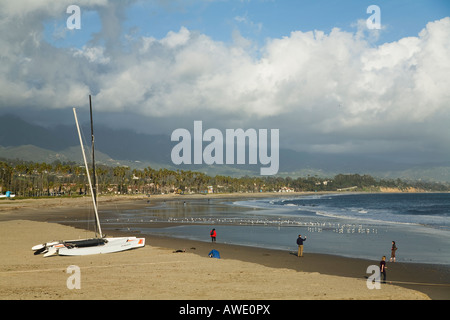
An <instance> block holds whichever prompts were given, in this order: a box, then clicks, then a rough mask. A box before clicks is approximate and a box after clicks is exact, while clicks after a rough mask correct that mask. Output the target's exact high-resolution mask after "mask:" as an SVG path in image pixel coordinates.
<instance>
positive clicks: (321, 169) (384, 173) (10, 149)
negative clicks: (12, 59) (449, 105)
mask: <svg viewBox="0 0 450 320" xmlns="http://www.w3.org/2000/svg"><path fill="white" fill-rule="evenodd" d="M81 128H82V132H84V141H86V142H85V143H86V144H90V142H89V143H88V142H87V141H89V140H90V127H89V125H88V124H82V125H81ZM94 133H95V148H96V150H95V156H96V161H97V162H99V163H103V164H106V165H110V166H120V165H125V166H129V167H131V168H139V169H142V168H144V167H147V166H150V167H152V168H154V169H159V168H167V169H175V170H176V169H183V170H192V171H201V172H204V173H206V174H208V175H217V174H221V175H228V176H243V175H259V169H260V165H259V164H258V165H232V166H231V165H209V166H208V165H179V166H177V165H174V164H173V163H172V161H171V156H170V155H171V151H172V148H173V147H174V145H175V144H176V142H172V141H171V140H170V136H168V135H151V134H144V133H136V132H133V131H132V130H125V129H113V128H109V127H107V126H105V125H98V126H96V127H95V132H94ZM279 152H280V169H279V171H278V175H280V176H290V177H293V178H295V177H299V176H301V177H306V176H308V175H311V176H319V177H326V178H330V177H333V176H335V175H336V174H339V173H359V174H370V175H372V176H374V177H377V178H391V179H396V178H401V179H405V180H424V181H435V182H450V170H449V169H450V162H442V163H438V164H436V163H434V164H421V165H410V164H402V163H395V162H392V161H389V160H386V159H381V160H380V159H374V158H371V157H369V156H365V155H348V154H346V155H342V154H341V155H331V154H328V155H325V154H314V153H308V152H299V151H294V150H290V149H285V148H281V149H280V151H279ZM0 158H4V159H21V160H25V161H34V162H47V163H52V162H53V161H56V160H59V161H61V162H66V161H75V162H80V163H81V162H82V158H81V152H80V149H79V139H78V136H77V132H76V129H75V126H69V125H57V126H54V127H51V128H48V127H44V126H40V125H36V124H32V123H30V122H27V121H25V120H23V119H21V118H20V117H18V116H16V115H12V114H6V115H2V116H0Z"/></svg>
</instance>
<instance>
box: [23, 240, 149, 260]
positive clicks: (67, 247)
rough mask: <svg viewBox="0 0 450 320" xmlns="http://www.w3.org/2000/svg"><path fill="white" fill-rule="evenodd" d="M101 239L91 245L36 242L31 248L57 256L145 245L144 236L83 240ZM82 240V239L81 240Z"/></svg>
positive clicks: (106, 251)
mask: <svg viewBox="0 0 450 320" xmlns="http://www.w3.org/2000/svg"><path fill="white" fill-rule="evenodd" d="M92 240H101V243H99V244H97V245H91V246H77V245H73V243H76V242H80V240H73V241H70V240H68V241H54V242H49V243H45V244H38V245H36V246H34V247H33V248H31V249H32V250H33V251H35V253H36V254H39V253H44V257H51V256H55V255H59V256H86V255H91V254H102V253H113V252H120V251H124V250H130V249H135V248H141V247H144V246H145V238H136V237H117V238H103V239H89V240H85V241H92ZM82 241H83V240H82Z"/></svg>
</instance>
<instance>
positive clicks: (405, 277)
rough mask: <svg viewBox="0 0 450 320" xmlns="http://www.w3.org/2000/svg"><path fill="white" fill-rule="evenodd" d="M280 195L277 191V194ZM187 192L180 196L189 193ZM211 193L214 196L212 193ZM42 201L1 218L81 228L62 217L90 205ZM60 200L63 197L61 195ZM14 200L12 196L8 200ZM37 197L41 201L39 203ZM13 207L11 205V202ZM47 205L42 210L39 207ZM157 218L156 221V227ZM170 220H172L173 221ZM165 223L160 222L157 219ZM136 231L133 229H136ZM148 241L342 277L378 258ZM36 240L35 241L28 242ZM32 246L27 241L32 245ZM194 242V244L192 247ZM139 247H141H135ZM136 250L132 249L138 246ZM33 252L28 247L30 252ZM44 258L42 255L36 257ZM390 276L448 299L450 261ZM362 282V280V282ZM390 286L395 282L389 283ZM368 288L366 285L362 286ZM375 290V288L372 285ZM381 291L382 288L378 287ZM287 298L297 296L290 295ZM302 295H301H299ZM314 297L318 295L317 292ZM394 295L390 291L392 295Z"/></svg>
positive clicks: (104, 204)
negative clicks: (63, 221)
mask: <svg viewBox="0 0 450 320" xmlns="http://www.w3.org/2000/svg"><path fill="white" fill-rule="evenodd" d="M305 194H306V195H307V194H311V193H301V195H305ZM312 194H317V193H312ZM288 195H292V196H297V195H300V194H298V193H297V194H282V195H281V196H288ZM267 196H268V195H267V194H264V195H260V197H267ZM276 196H280V195H278V194H277V195H276ZM177 197H179V196H174V195H167V196H152V197H150V199H151V201H155V202H158V201H159V200H169V199H170V200H174V199H175V200H176V199H177ZM187 197H189V198H190V199H194V198H200V199H205V196H204V195H198V196H197V197H192V196H187ZM187 197H186V196H181V199H182V198H185V199H187ZM209 197H211V198H212V197H214V198H215V199H217V197H215V196H214V195H210V196H209ZM237 197H242V198H254V197H253V195H249V194H244V195H243V194H237ZM227 198H233V199H235V198H236V197H231V196H230V195H229V194H227V195H223V196H221V197H220V199H227ZM42 200H46V201H40V200H39V199H33V201H37V202H33V203H31V204H30V203H29V202H28V201H27V203H24V202H26V201H22V200H19V201H17V203H14V204H9V205H10V208H8V209H5V207H3V209H0V224H1V223H2V222H6V221H9V222H11V221H15V220H28V221H38V222H52V223H54V222H57V221H58V222H57V223H60V224H61V225H70V226H72V227H78V228H80V229H79V230H83V229H84V228H83V227H82V226H81V225H80V224H78V225H77V223H67V224H66V223H61V219H64V217H68V216H70V217H71V218H73V217H82V212H83V211H86V208H88V207H89V201H86V199H84V198H77V199H71V200H72V201H57V202H56V203H55V201H48V199H42ZM60 200H63V199H60ZM147 200H148V198H147V197H135V196H132V197H127V198H123V197H120V196H119V197H112V198H103V197H100V198H99V206H101V207H100V211H101V210H108V209H110V210H117V209H118V208H126V209H139V208H142V207H145V206H148V203H147ZM11 202H15V201H11ZM38 202H39V203H38ZM12 207H14V208H12ZM0 208H1V205H0ZM43 209H46V210H45V212H42V211H43ZM157 225H158V224H154V225H153V227H156V226H157ZM170 225H174V224H173V223H171V224H170ZM159 226H161V227H164V226H165V225H164V224H159ZM107 233H108V235H113V236H119V235H123V234H126V232H119V231H115V230H111V229H107ZM135 235H136V234H135ZM145 238H146V241H147V242H146V247H147V246H150V247H157V248H165V249H166V250H169V251H174V250H178V249H186V253H189V254H194V255H195V256H197V257H199V258H200V257H201V258H202V259H203V258H204V257H207V254H208V252H209V251H210V250H211V249H212V248H213V247H214V249H216V250H218V251H219V252H220V254H221V256H222V259H223V260H229V259H231V260H233V261H235V260H236V261H241V262H243V263H256V264H257V265H260V266H264V267H267V268H271V269H275V270H280V271H281V270H291V271H295V272H297V273H301V272H306V273H312V274H316V273H319V274H321V275H327V276H328V275H329V276H338V277H344V278H342V279H347V278H351V279H357V280H359V281H364V282H365V280H366V278H367V276H370V274H369V273H366V270H367V267H368V266H369V265H377V264H378V261H371V260H367V259H359V258H347V257H342V256H335V255H327V254H316V253H305V256H304V257H303V258H298V257H296V256H295V255H294V254H292V252H289V251H283V250H275V249H265V248H256V247H246V246H239V245H232V244H223V243H220V242H218V243H216V244H215V245H212V244H211V243H208V242H203V241H196V240H186V239H177V238H171V237H165V236H155V235H145ZM50 240H52V239H42V241H50ZM32 245H34V244H32ZM30 248H31V246H30ZM193 248H195V249H193ZM139 250H140V249H139ZM139 250H136V252H138V251H139ZM28 254H31V255H32V253H31V251H30V252H28ZM39 258H42V257H39ZM212 260H214V259H212ZM388 265H389V266H390V268H389V269H388V279H387V280H388V282H389V281H392V284H394V285H395V287H396V286H398V287H402V288H407V289H412V290H417V291H419V292H422V293H424V294H426V295H427V296H428V297H430V298H431V299H438V300H440V299H444V300H448V299H450V276H449V274H450V267H449V266H447V265H444V266H442V265H428V264H417V263H399V262H397V263H395V264H392V263H391V264H388ZM418 283H427V285H418ZM364 286H365V284H364ZM393 287H394V286H393ZM366 290H368V289H366ZM372 291H373V290H372ZM379 291H382V290H379ZM291 299H295V297H292V298H291ZM303 299H304V298H303ZM318 299H321V298H320V297H318ZM391 299H392V297H391Z"/></svg>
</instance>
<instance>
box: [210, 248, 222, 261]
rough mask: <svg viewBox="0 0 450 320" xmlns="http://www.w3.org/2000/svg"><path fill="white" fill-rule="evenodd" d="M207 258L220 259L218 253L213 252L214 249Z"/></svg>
mask: <svg viewBox="0 0 450 320" xmlns="http://www.w3.org/2000/svg"><path fill="white" fill-rule="evenodd" d="M208 256H209V257H210V258H217V259H220V254H219V251H217V250H215V249H213V250H211V251H210V252H209V253H208Z"/></svg>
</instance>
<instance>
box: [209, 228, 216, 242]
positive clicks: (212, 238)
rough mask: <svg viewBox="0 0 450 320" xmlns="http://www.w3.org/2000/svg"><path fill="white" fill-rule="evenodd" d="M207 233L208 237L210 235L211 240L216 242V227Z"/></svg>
mask: <svg viewBox="0 0 450 320" xmlns="http://www.w3.org/2000/svg"><path fill="white" fill-rule="evenodd" d="M209 235H210V237H211V242H216V236H217V234H216V229H212V230H211V231H210V232H209Z"/></svg>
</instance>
